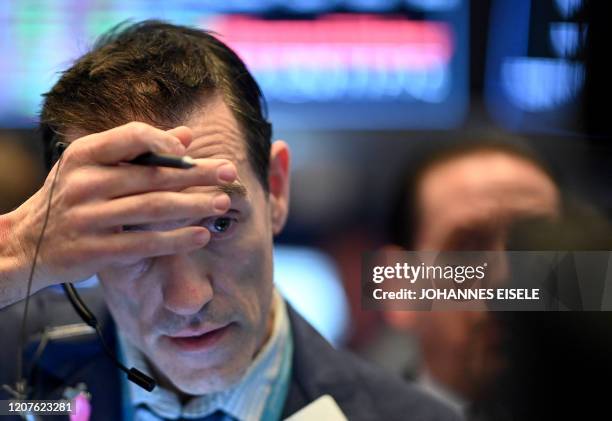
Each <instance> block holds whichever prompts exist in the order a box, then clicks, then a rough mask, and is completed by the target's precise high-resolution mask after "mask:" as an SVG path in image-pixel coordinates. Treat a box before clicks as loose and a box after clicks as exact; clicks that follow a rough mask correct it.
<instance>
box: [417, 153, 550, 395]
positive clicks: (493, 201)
mask: <svg viewBox="0 0 612 421" xmlns="http://www.w3.org/2000/svg"><path fill="white" fill-rule="evenodd" d="M418 203H419V210H418V211H419V214H420V216H421V218H420V223H419V227H418V229H417V243H416V247H415V248H416V249H417V250H447V251H461V250H465V251H470V250H493V251H503V250H504V249H505V243H506V236H507V231H508V230H509V228H510V227H511V224H512V223H513V222H515V221H517V220H519V219H521V218H528V217H553V216H554V215H556V214H558V210H559V192H558V189H557V187H556V186H555V185H554V183H553V181H552V180H551V179H550V177H549V176H548V175H547V174H546V173H544V172H543V171H542V170H540V169H539V168H538V167H536V166H535V165H534V164H533V163H531V162H529V161H527V160H525V159H522V158H519V157H515V156H512V155H508V154H507V153H503V152H494V151H482V152H475V153H472V154H469V155H466V156H463V157H458V158H455V159H452V160H451V161H448V162H443V163H440V164H438V165H435V166H433V167H432V168H430V169H429V170H428V171H427V172H426V173H425V175H424V177H423V178H422V180H421V182H420V185H419V190H418ZM491 266H493V265H490V267H489V271H488V273H490V274H491V273H492V271H495V273H497V274H498V276H500V277H503V276H505V274H507V268H506V267H502V266H505V264H504V262H502V261H500V262H496V263H495V265H494V266H497V267H491ZM492 276H495V275H492ZM417 318H418V321H417V325H418V326H417V331H418V335H419V337H420V340H421V346H422V349H423V354H424V355H423V357H424V359H425V360H426V361H425V362H426V364H427V365H428V366H429V367H428V368H429V369H430V370H431V371H432V374H433V375H434V376H435V377H436V378H437V379H438V381H441V382H443V383H446V386H447V387H448V386H450V387H451V388H452V389H454V390H455V391H456V392H458V393H459V394H461V395H463V396H464V397H466V398H474V397H475V395H477V394H478V393H479V392H480V390H482V389H481V388H482V387H486V385H487V384H488V382H489V381H490V380H491V379H493V378H494V376H495V375H496V374H497V373H498V372H499V369H500V368H501V366H502V365H503V360H502V359H501V355H500V354H499V346H500V333H501V332H499V329H498V327H497V324H496V322H495V319H494V318H493V317H491V315H490V313H485V312H476V311H472V312H432V313H420V314H418V315H417ZM427 360H429V361H427ZM479 389H480V390H479Z"/></svg>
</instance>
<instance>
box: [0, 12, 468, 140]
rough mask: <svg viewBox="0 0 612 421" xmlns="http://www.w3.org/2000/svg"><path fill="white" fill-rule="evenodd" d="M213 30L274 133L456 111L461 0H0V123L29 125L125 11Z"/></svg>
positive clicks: (452, 123)
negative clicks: (246, 78)
mask: <svg viewBox="0 0 612 421" xmlns="http://www.w3.org/2000/svg"><path fill="white" fill-rule="evenodd" d="M151 18H156V19H164V20H167V21H170V22H172V23H177V24H184V25H190V26H195V27H199V28H203V29H208V30H212V31H215V32H216V33H217V34H218V36H219V38H220V39H221V40H222V41H224V42H225V43H227V44H228V45H229V46H230V47H231V48H233V49H234V50H235V51H236V52H237V53H238V55H240V56H241V58H242V59H243V60H244V61H245V62H246V64H247V66H248V67H249V69H250V70H251V71H252V72H253V73H254V75H255V77H256V79H257V81H258V82H259V84H260V85H261V87H262V90H263V92H264V95H265V97H266V99H267V101H268V106H269V114H270V119H271V120H272V121H273V123H274V124H275V127H277V128H282V129H296V130H307V129H341V130H345V129H349V130H350V129H374V130H385V129H413V128H414V129H448V128H453V127H456V126H457V125H458V124H460V123H461V122H462V121H463V119H464V116H465V113H466V111H467V107H468V102H469V98H468V90H469V89H468V33H467V32H468V2H467V1H464V0H402V1H399V0H398V1H377V0H346V1H341V0H330V1H296V2H283V1H279V0H269V1H245V0H242V1H224V2H217V1H197V2H196V1H173V2H161V1H159V2H157V1H149V0H106V1H103V0H100V1H95V2H94V1H76V0H74V1H8V2H2V4H1V5H0V39H1V40H2V41H1V42H2V49H3V54H2V56H1V57H0V126H2V127H29V126H32V125H34V124H35V123H36V118H37V117H36V116H37V113H38V111H39V108H40V103H41V99H42V97H41V94H42V93H44V92H46V91H48V90H49V88H50V87H51V86H52V84H53V83H54V82H55V81H56V80H57V78H58V77H59V72H60V71H61V70H63V69H65V68H67V67H69V66H70V64H71V63H72V62H73V61H74V60H75V59H76V58H78V57H79V56H80V55H82V54H84V53H85V52H86V51H87V50H88V49H89V48H90V47H91V45H92V44H93V42H94V41H95V39H96V37H97V36H98V35H100V34H102V33H103V32H105V31H106V30H108V29H110V28H111V27H113V26H114V25H116V24H117V23H119V22H121V21H125V20H127V19H130V20H131V21H140V20H144V19H151Z"/></svg>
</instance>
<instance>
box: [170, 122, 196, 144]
mask: <svg viewBox="0 0 612 421" xmlns="http://www.w3.org/2000/svg"><path fill="white" fill-rule="evenodd" d="M167 132H168V133H170V134H171V135H172V136H175V137H176V138H177V139H178V140H180V141H181V143H182V144H183V146H184V147H185V148H187V147H188V146H189V145H190V144H191V141H192V140H193V132H192V131H191V129H190V128H189V127H187V126H178V127H175V128H174V129H170V130H167Z"/></svg>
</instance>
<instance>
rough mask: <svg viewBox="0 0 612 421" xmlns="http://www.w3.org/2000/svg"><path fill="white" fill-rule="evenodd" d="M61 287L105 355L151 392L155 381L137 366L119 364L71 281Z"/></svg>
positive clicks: (131, 379) (129, 377) (94, 318)
mask: <svg viewBox="0 0 612 421" xmlns="http://www.w3.org/2000/svg"><path fill="white" fill-rule="evenodd" d="M62 288H63V289H64V292H65V293H66V296H67V297H68V300H69V301H70V304H72V307H73V308H74V310H75V311H76V312H77V314H78V315H79V316H80V317H81V319H83V322H85V323H86V324H87V325H89V326H91V327H92V328H94V330H95V331H96V334H97V335H98V339H99V340H100V343H101V344H102V348H104V352H106V355H107V356H108V357H109V358H110V359H111V360H112V361H113V362H114V363H115V365H116V366H117V367H118V368H119V369H120V370H121V371H123V372H124V373H126V374H127V378H128V380H130V381H131V382H133V383H136V384H137V385H138V386H140V387H142V388H143V389H144V390H146V391H148V392H151V391H152V390H153V389H155V386H156V382H155V380H153V379H152V378H151V377H149V376H147V375H146V374H145V373H143V372H142V371H140V370H138V369H137V368H134V367H132V368H129V369H128V368H127V367H126V366H125V365H123V364H121V362H120V361H119V358H117V356H116V355H115V353H114V352H113V351H112V350H111V349H110V347H109V346H108V345H107V344H106V341H105V340H104V336H103V335H102V331H101V330H100V324H99V323H98V319H96V316H94V315H93V313H92V312H91V311H89V309H88V308H87V306H86V305H85V303H84V302H83V300H82V299H81V297H80V296H79V293H78V292H77V290H76V288H75V287H74V285H72V284H71V283H64V284H62Z"/></svg>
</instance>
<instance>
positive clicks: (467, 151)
mask: <svg viewBox="0 0 612 421" xmlns="http://www.w3.org/2000/svg"><path fill="white" fill-rule="evenodd" d="M478 152H500V153H504V154H507V155H511V156H515V157H517V158H521V159H523V160H526V161H529V162H531V163H532V164H534V165H535V166H536V167H538V168H539V169H540V170H542V172H544V173H545V174H547V175H548V176H549V177H550V179H551V180H552V181H553V183H555V185H557V186H558V185H559V181H558V180H559V178H558V176H557V175H556V174H555V172H554V171H553V170H552V168H551V167H550V166H548V165H547V164H546V163H545V162H544V161H543V160H542V159H541V158H540V157H539V156H538V154H537V153H536V152H535V151H534V150H532V149H531V148H530V147H529V146H528V145H527V144H525V143H524V142H523V141H522V140H521V139H517V138H514V137H509V136H500V135H498V134H495V133H491V134H488V135H486V136H483V137H478V138H476V140H463V141H459V142H457V143H454V144H450V145H448V144H444V145H439V144H429V145H428V146H426V147H425V148H423V149H422V150H421V151H420V153H418V154H417V156H416V157H413V158H412V159H411V162H408V163H407V165H406V170H405V171H403V172H402V174H401V176H400V178H399V179H398V184H397V187H396V189H395V192H394V194H393V196H392V201H391V209H390V212H389V218H388V226H387V236H388V241H390V242H392V243H394V244H397V245H399V246H401V247H403V248H406V249H408V250H411V249H413V248H414V245H415V244H414V243H415V241H416V234H417V228H418V225H419V223H420V218H421V216H420V214H419V203H418V195H419V187H420V183H421V181H422V180H423V177H424V176H425V174H426V173H427V172H428V171H429V170H430V169H432V168H433V167H436V166H438V165H441V164H444V163H447V162H450V161H453V160H455V159H457V158H461V157H464V156H467V155H472V154H475V153H478ZM411 163H414V165H411Z"/></svg>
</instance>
